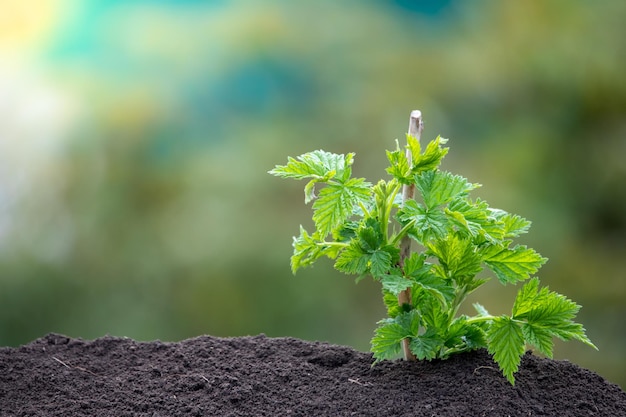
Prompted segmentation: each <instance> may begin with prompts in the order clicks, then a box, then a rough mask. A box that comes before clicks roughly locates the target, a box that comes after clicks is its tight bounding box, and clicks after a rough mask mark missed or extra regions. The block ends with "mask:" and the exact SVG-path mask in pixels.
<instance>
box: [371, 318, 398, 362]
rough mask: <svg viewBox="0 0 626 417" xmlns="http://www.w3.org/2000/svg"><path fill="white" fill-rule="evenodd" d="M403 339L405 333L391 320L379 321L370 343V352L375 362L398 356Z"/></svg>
mask: <svg viewBox="0 0 626 417" xmlns="http://www.w3.org/2000/svg"><path fill="white" fill-rule="evenodd" d="M381 323H382V324H381ZM405 338H406V332H405V330H404V329H403V328H402V326H400V325H399V324H397V323H395V322H394V321H393V320H381V321H380V322H379V326H378V328H376V330H375V331H374V337H373V338H372V341H371V351H372V353H373V354H374V358H375V359H376V362H379V361H382V360H385V359H393V358H395V357H396V356H398V354H399V353H400V349H401V347H402V340H403V339H405Z"/></svg>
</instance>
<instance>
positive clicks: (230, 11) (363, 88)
mask: <svg viewBox="0 0 626 417" xmlns="http://www.w3.org/2000/svg"><path fill="white" fill-rule="evenodd" d="M625 19H626V2H623V1H620V0H614V1H611V0H607V1H602V2H587V1H582V0H581V1H578V0H563V1H558V0H546V1H524V2H522V1H518V2H504V1H497V0H494V1H473V2H465V1H461V0H456V1H454V0H447V1H443V0H442V1H434V0H433V1H410V0H394V1H383V0H344V1H336V0H311V1H305V0H303V1H293V0H283V1H280V0H267V1H258V0H238V1H235V0H233V1H226V0H224V1H215V0H214V1H210V0H204V1H182V0H178V1H174V0H170V1H167V0H118V1H114V0H90V1H85V0H32V1H26V0H3V2H2V12H1V13H0V345H2V346H15V345H19V344H23V343H27V342H29V341H31V340H33V339H35V338H38V337H41V336H43V335H44V334H46V333H48V332H58V333H64V334H67V335H70V336H74V337H83V338H96V337H99V336H103V335H105V334H111V335H116V336H128V337H131V338H135V339H138V340H151V339H161V340H168V341H174V340H180V339H184V338H187V337H192V336H197V335H200V334H211V335H215V336H239V335H248V334H257V333H265V334H267V335H269V336H294V337H300V338H304V339H309V340H324V341H329V342H332V343H337V344H346V345H351V346H353V347H355V348H357V349H360V350H364V351H365V350H368V349H369V340H370V338H371V336H372V331H373V329H374V327H375V323H376V321H377V320H379V319H380V318H382V317H383V316H384V314H385V312H384V308H383V305H382V300H381V297H380V289H379V287H378V285H377V284H376V283H373V282H370V281H368V280H364V281H362V282H360V283H359V284H358V285H355V284H354V282H353V279H352V278H351V277H346V276H344V275H341V274H339V273H337V272H334V271H333V270H332V268H331V264H330V262H323V261H322V262H320V263H319V264H317V265H316V266H315V267H314V268H312V269H309V270H304V271H302V272H300V273H298V275H297V276H295V277H294V276H292V275H291V272H290V270H289V257H290V255H291V238H292V236H293V235H294V234H297V232H298V225H299V224H303V225H305V226H310V225H311V221H310V216H311V213H310V207H305V206H304V202H303V197H304V196H303V193H302V186H303V185H304V184H300V183H296V182H293V181H283V180H280V179H277V178H274V177H271V176H269V175H267V174H266V172H267V171H268V170H269V169H271V168H273V167H274V165H276V164H283V163H285V162H286V158H287V156H288V155H290V156H297V155H300V154H302V153H304V152H307V151H310V150H314V149H320V148H323V149H325V150H328V151H332V152H336V153H345V152H351V151H354V152H356V154H357V156H356V163H355V166H354V172H355V175H357V176H363V177H366V178H368V179H369V180H371V181H376V180H378V179H379V178H381V176H382V177H386V174H385V172H384V168H385V167H386V158H385V154H384V150H385V149H392V148H393V147H394V146H395V142H394V140H395V139H396V138H399V139H401V140H402V139H403V137H404V132H405V130H406V128H407V126H408V116H409V113H410V111H411V110H413V109H421V110H422V112H423V113H424V116H425V121H426V129H425V133H424V136H423V138H424V139H423V140H430V139H432V138H434V137H435V136H436V135H437V134H441V135H442V136H444V137H447V138H450V142H449V145H450V146H451V153H450V154H449V155H448V157H447V158H446V161H445V168H446V169H449V170H451V171H453V172H455V173H458V174H462V175H464V176H466V177H468V178H469V179H470V180H471V181H473V182H479V183H482V184H483V188H481V189H480V190H478V192H477V193H476V195H477V196H480V197H483V198H485V199H487V201H489V202H490V204H491V206H493V207H498V208H502V209H504V210H507V211H511V212H514V213H517V214H520V215H522V216H524V217H527V218H529V219H531V220H532V221H533V228H532V229H531V231H530V233H529V234H528V235H526V236H525V237H524V238H523V239H522V240H521V243H525V244H528V245H530V246H532V247H534V248H535V249H536V250H538V251H539V252H540V253H541V254H542V255H544V256H547V257H548V258H550V262H548V264H546V266H544V267H543V268H542V270H541V271H540V274H539V276H540V277H541V279H542V282H543V283H544V284H545V285H549V286H550V288H551V289H553V290H556V291H558V292H561V293H563V294H566V295H567V296H568V297H570V298H571V299H573V300H575V301H576V302H578V303H579V304H581V305H583V309H582V310H581V312H580V314H579V316H578V319H579V321H580V322H582V323H583V324H584V325H585V327H586V328H587V331H588V335H589V336H590V338H591V339H592V340H593V341H594V342H595V343H596V344H597V346H598V347H599V349H600V352H596V351H594V350H592V349H591V348H589V347H587V346H585V345H583V344H580V343H577V342H570V343H558V344H557V347H556V351H555V356H556V357H557V358H560V359H562V358H567V359H569V360H571V361H573V362H576V363H578V364H580V365H581V366H584V367H587V368H590V369H592V370H595V371H597V372H599V373H600V374H601V375H603V376H604V377H606V378H607V379H609V380H610V381H612V382H615V383H619V384H621V386H622V387H626V359H625V352H626V303H625V302H626V272H625V271H626V250H625V249H626V239H625V233H626V191H625V188H624V186H625V184H626V164H625V163H624V157H625V156H626V138H625V137H626V76H625V74H626V25H624V24H623V22H624V20H625ZM514 293H515V288H513V287H502V286H500V285H499V284H498V283H497V282H493V283H489V284H488V285H487V286H486V287H485V288H484V289H481V290H480V291H479V292H478V293H477V294H476V295H475V297H476V298H475V299H476V300H480V301H481V303H482V304H484V305H485V306H486V307H487V308H488V309H489V310H490V312H492V313H497V314H499V313H505V312H507V311H509V310H510V308H511V306H512V303H513V297H514ZM470 301H473V300H470Z"/></svg>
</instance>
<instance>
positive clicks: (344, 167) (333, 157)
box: [268, 150, 354, 181]
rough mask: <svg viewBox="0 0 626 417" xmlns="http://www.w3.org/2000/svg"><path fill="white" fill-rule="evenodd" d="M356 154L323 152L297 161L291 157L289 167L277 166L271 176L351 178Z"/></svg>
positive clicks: (311, 153)
mask: <svg viewBox="0 0 626 417" xmlns="http://www.w3.org/2000/svg"><path fill="white" fill-rule="evenodd" d="M353 158H354V154H353V153H350V154H348V155H338V154H334V153H330V152H326V151H322V150H317V151H313V152H308V153H305V154H303V155H300V156H298V157H297V158H296V159H294V158H291V157H289V158H288V162H287V165H276V167H275V168H274V169H272V170H270V171H268V172H269V174H271V175H274V176H277V177H281V178H293V179H297V180H301V179H304V178H313V179H318V180H319V179H324V180H325V181H328V180H330V179H331V178H334V177H335V176H338V177H339V178H346V179H347V178H348V177H350V165H351V164H352V161H353Z"/></svg>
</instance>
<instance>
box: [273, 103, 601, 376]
mask: <svg viewBox="0 0 626 417" xmlns="http://www.w3.org/2000/svg"><path fill="white" fill-rule="evenodd" d="M422 128H423V124H422V116H421V113H420V112H419V111H414V112H412V113H411V118H410V123H409V132H408V134H407V135H406V140H407V145H406V149H405V150H403V149H401V148H400V146H399V144H398V143H396V149H395V150H393V151H387V159H388V160H389V164H390V166H389V167H388V168H387V173H388V174H390V175H391V179H389V180H381V181H379V182H378V183H376V184H375V185H374V184H371V183H369V182H367V181H366V180H365V179H364V178H353V177H352V164H353V161H354V154H353V153H349V154H347V155H338V154H334V153H329V152H325V151H322V150H318V151H313V152H309V153H306V154H304V155H301V156H299V157H297V158H295V159H294V158H289V159H288V162H287V165H278V166H276V167H275V168H274V169H272V170H271V171H269V173H270V174H272V175H275V176H278V177H282V178H293V179H296V180H302V179H307V180H308V183H307V184H306V186H305V187H304V201H305V203H310V202H313V222H314V224H315V231H313V232H312V233H309V232H308V231H306V230H305V229H304V228H303V227H302V226H300V235H299V236H298V237H294V240H293V248H294V251H293V255H292V257H291V269H292V271H293V272H294V273H295V272H296V271H297V270H298V269H300V268H302V267H306V266H310V265H312V264H313V263H314V262H315V261H317V260H318V259H319V258H322V257H328V258H330V259H333V260H334V267H335V268H336V269H337V270H339V271H341V272H344V273H347V274H351V275H356V276H357V281H359V280H360V279H362V278H363V277H364V276H367V275H369V276H371V277H372V278H373V279H374V280H376V281H378V282H380V283H381V284H382V292H383V301H384V304H385V306H386V307H387V314H388V317H387V318H385V319H382V320H380V321H379V322H378V327H377V328H376V330H375V334H374V337H373V339H372V341H371V348H372V352H373V354H374V358H375V360H376V362H378V361H381V360H384V359H393V358H395V357H397V356H398V355H399V354H400V352H403V354H404V358H405V359H407V360H417V359H419V360H424V359H426V360H431V359H435V358H440V359H445V358H447V357H449V356H450V355H452V354H456V353H460V352H465V351H470V350H474V349H479V348H487V349H488V350H489V352H490V354H491V355H492V356H493V358H494V360H495V361H496V362H497V363H498V365H499V367H500V370H501V371H502V373H503V375H504V376H505V377H506V378H507V380H508V381H509V382H510V383H511V384H514V383H515V377H514V374H515V373H516V372H517V370H518V368H519V364H520V361H521V357H522V355H523V354H524V350H525V348H526V345H527V344H529V345H532V346H534V347H535V348H536V349H538V350H539V351H540V352H542V353H543V354H545V355H546V356H548V357H552V351H553V345H554V343H553V339H554V337H557V338H559V339H562V340H572V339H575V340H579V341H581V342H583V343H585V344H587V345H589V346H591V347H593V348H596V347H595V346H594V344H593V343H592V342H591V341H590V340H589V339H588V338H587V336H586V335H585V329H584V328H583V326H582V325H581V324H579V323H576V322H574V318H575V316H576V314H577V312H578V311H579V309H580V306H579V305H577V304H576V303H574V302H573V301H571V300H569V299H567V298H566V297H564V296H563V295H560V294H557V293H556V292H552V291H550V290H549V289H548V288H547V287H541V286H540V283H539V279H538V278H536V277H532V276H533V275H534V274H535V273H536V272H537V271H538V269H539V268H540V267H541V266H542V265H543V264H544V263H545V262H546V261H547V259H546V258H544V257H542V256H541V255H540V254H539V253H537V252H536V251H535V250H533V249H531V248H528V247H526V246H524V245H519V244H518V245H513V239H514V238H516V237H518V236H519V235H521V234H523V233H526V232H528V229H529V228H530V224H531V222H530V221H528V220H526V219H524V218H522V217H520V216H518V215H515V214H511V213H507V212H505V211H503V210H499V209H494V208H491V207H489V205H488V204H487V202H485V201H484V200H481V199H480V198H476V199H472V198H470V196H469V194H470V192H471V191H472V190H474V189H476V188H478V187H480V184H475V183H470V182H469V181H468V180H467V179H465V178H464V177H462V176H460V175H455V174H452V173H450V172H447V171H444V170H441V169H440V164H441V161H442V159H443V158H444V156H445V155H446V154H447V153H448V149H449V148H446V147H443V145H444V144H445V143H446V142H447V140H446V139H444V138H441V137H437V138H436V139H434V140H433V141H431V142H430V143H429V144H428V145H427V146H426V147H425V148H424V149H422V147H421V145H420V136H421V133H422ZM319 185H322V186H323V187H322V188H321V189H320V190H319V192H318V194H316V193H315V188H316V186H319ZM411 246H414V247H415V250H412V248H411ZM483 270H486V272H488V273H489V274H488V275H492V276H495V277H496V278H497V279H498V281H500V283H502V284H503V285H506V284H517V283H521V282H524V281H525V284H524V285H523V286H522V287H521V289H520V290H519V291H518V293H517V296H516V298H515V302H514V303H513V308H512V311H511V314H510V315H499V316H494V315H491V314H489V312H488V311H487V309H486V308H485V307H483V306H482V305H481V304H478V303H475V304H474V305H473V306H474V308H475V310H476V312H477V314H476V315H475V316H472V317H470V316H467V315H464V314H461V315H459V314H458V310H459V307H460V306H461V304H462V303H463V301H464V300H465V299H466V297H467V296H468V294H470V293H471V292H473V291H475V290H476V289H477V288H479V287H480V286H481V285H483V284H484V283H485V282H487V281H488V280H489V276H488V275H486V274H484V273H482V272H483Z"/></svg>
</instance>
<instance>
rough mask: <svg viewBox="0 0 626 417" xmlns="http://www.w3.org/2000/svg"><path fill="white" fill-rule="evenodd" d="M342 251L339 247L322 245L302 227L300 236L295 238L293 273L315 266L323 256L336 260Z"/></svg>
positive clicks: (292, 261)
mask: <svg viewBox="0 0 626 417" xmlns="http://www.w3.org/2000/svg"><path fill="white" fill-rule="evenodd" d="M339 250H340V248H339V247H337V246H325V245H322V244H320V242H319V241H318V240H317V239H316V236H315V235H309V234H308V233H307V231H306V230H305V229H304V228H303V227H302V226H300V235H299V236H298V237H294V238H293V255H292V256H291V271H292V272H293V273H294V274H295V273H296V271H297V270H298V269H300V268H304V267H306V266H309V265H311V264H313V263H314V262H315V261H316V260H317V259H319V258H321V257H322V256H327V257H329V258H334V257H336V256H337V253H338V251H339Z"/></svg>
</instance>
